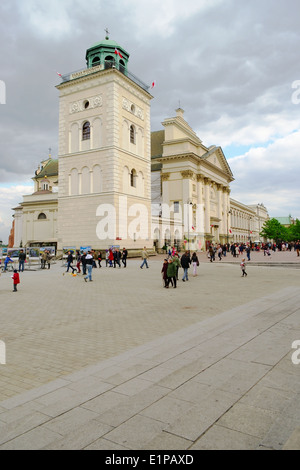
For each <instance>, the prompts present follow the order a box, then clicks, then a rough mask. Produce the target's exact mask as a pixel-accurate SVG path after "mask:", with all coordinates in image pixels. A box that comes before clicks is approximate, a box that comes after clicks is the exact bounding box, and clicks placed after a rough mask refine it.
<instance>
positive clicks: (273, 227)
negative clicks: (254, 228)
mask: <svg viewBox="0 0 300 470" xmlns="http://www.w3.org/2000/svg"><path fill="white" fill-rule="evenodd" d="M260 235H261V236H262V237H265V238H267V239H269V240H274V241H275V242H276V243H278V242H279V241H282V240H287V238H288V230H287V229H286V228H285V227H284V226H283V225H281V223H280V222H278V220H276V219H270V220H267V221H266V222H265V223H264V225H263V227H262V231H261V232H260Z"/></svg>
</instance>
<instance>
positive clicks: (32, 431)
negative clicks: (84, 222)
mask: <svg viewBox="0 0 300 470" xmlns="http://www.w3.org/2000/svg"><path fill="white" fill-rule="evenodd" d="M222 269H223V268H222ZM168 294H169V293H168ZM299 301H300V289H299V287H294V286H290V287H287V288H284V289H280V290H278V289H277V291H276V292H271V293H269V294H268V295H265V296H264V297H261V298H259V299H256V300H251V301H250V302H247V303H245V304H243V305H240V306H234V307H233V308H231V309H228V310H225V311H222V312H221V313H219V314H218V315H213V316H208V317H206V318H205V319H203V320H201V321H198V322H194V323H192V324H191V325H188V326H185V327H183V328H181V329H177V330H176V331H173V332H171V333H169V334H167V335H166V334H165V335H163V336H161V335H160V336H159V337H158V338H156V339H152V340H151V341H148V342H144V343H142V344H140V345H138V346H136V347H134V348H129V349H127V350H126V351H125V352H123V353H120V354H117V355H114V356H112V357H110V358H109V359H105V360H102V361H99V362H95V363H94V364H91V365H87V366H86V367H83V368H81V369H78V370H76V371H75V372H72V373H71V374H65V375H64V376H63V378H58V379H55V380H54V381H50V382H48V383H47V384H44V385H41V386H39V387H35V388H32V389H31V390H29V391H26V392H24V393H21V394H19V395H15V396H13V397H10V398H7V399H5V400H2V401H1V402H0V449H1V450H4V449H107V450H109V449H113V450H124V449H131V450H139V449H161V448H164V450H171V449H189V450H200V449H221V448H223V449H283V448H285V446H286V448H288V447H289V446H293V447H295V446H296V447H297V445H298V444H297V442H298V440H297V436H298V433H297V430H298V428H299V419H300V400H299V398H300V387H299V385H300V369H299V367H300V365H295V364H293V363H292V360H291V356H292V352H293V350H292V349H291V344H292V341H293V340H295V339H299V338H296V337H295V332H296V334H297V333H298V332H299V327H300V315H299V307H298V306H299ZM297 319H298V320H297ZM260 321H261V323H260ZM249 325H251V328H249ZM249 331H250V333H249V334H248V332H249ZM289 442H290V443H289Z"/></svg>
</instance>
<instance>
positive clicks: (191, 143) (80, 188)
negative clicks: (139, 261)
mask: <svg viewBox="0 0 300 470" xmlns="http://www.w3.org/2000/svg"><path fill="white" fill-rule="evenodd" d="M117 48H118V49H117ZM120 50H121V52H122V54H123V55H122V54H121V53H119V52H117V51H120ZM114 53H117V56H118V57H117V58H116V59H115V58H114ZM128 58H129V54H128V53H127V52H126V51H124V49H122V48H120V46H118V45H117V44H116V43H115V42H114V41H109V40H108V38H106V40H105V41H102V42H101V43H98V44H96V45H94V46H92V48H90V49H88V51H87V56H86V59H87V64H88V67H87V68H86V69H84V70H82V71H80V72H76V73H73V74H72V73H71V74H68V75H66V76H64V77H63V80H62V83H61V84H59V85H58V86H57V89H58V91H59V152H58V159H57V160H55V159H52V158H51V155H49V158H48V159H47V160H45V161H43V162H41V167H39V168H38V170H37V171H36V174H35V176H34V177H33V181H34V193H33V194H32V195H30V196H24V198H23V202H22V204H21V205H20V206H19V207H17V208H15V209H14V222H15V223H14V246H15V247H17V246H20V244H21V243H22V245H23V246H24V247H25V246H30V245H36V244H41V245H42V244H43V245H55V246H56V247H57V249H58V251H59V252H61V251H62V250H63V248H65V247H70V246H74V247H76V248H77V249H78V248H80V246H92V247H93V248H94V249H106V248H108V247H109V246H111V245H120V246H121V247H123V246H126V248H127V249H128V250H140V249H141V248H142V247H144V246H146V247H147V248H152V246H153V242H154V244H155V245H156V247H162V246H163V245H165V244H172V245H173V244H174V243H175V244H177V245H178V246H180V247H181V248H184V247H188V248H190V249H197V250H199V249H201V250H205V249H206V248H207V246H208V244H209V243H211V242H214V243H226V242H231V241H238V242H240V241H247V240H248V239H249V238H250V237H249V235H250V232H253V231H254V232H255V236H254V238H258V237H259V235H258V234H259V231H260V229H261V227H262V225H263V222H264V221H265V220H266V218H267V217H268V215H267V211H266V209H265V208H264V206H259V205H258V206H251V207H250V206H245V205H243V204H242V203H239V202H238V201H234V200H232V199H230V183H231V182H232V181H233V179H234V178H233V174H232V172H231V169H230V167H229V165H228V162H227V160H226V158H225V156H224V153H223V151H222V149H221V147H216V146H211V147H209V148H207V147H206V146H205V145H204V144H203V143H202V141H201V140H200V138H199V137H198V136H197V135H196V133H195V132H194V131H193V129H192V128H191V127H190V126H189V124H188V123H187V122H186V121H185V119H184V112H183V110H182V109H181V108H179V109H177V111H176V116H175V117H172V118H167V119H165V120H164V122H163V123H162V124H163V128H164V129H163V130H162V131H158V132H153V133H152V134H151V131H150V101H151V99H152V96H151V94H150V93H149V91H148V87H147V86H145V85H144V84H143V83H142V82H141V81H139V80H138V79H137V78H136V77H134V76H133V75H131V74H130V72H129V71H128V67H127V63H128ZM108 59H109V60H108ZM92 64H96V65H95V66H93V65H92ZM250 227H251V228H252V229H253V230H250Z"/></svg>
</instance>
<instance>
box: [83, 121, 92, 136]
mask: <svg viewBox="0 0 300 470" xmlns="http://www.w3.org/2000/svg"><path fill="white" fill-rule="evenodd" d="M90 138H91V125H90V123H89V121H86V122H85V123H84V124H83V126H82V140H89V139H90Z"/></svg>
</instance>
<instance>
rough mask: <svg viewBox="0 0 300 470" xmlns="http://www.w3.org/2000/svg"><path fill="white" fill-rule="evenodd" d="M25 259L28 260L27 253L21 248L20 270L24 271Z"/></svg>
mask: <svg viewBox="0 0 300 470" xmlns="http://www.w3.org/2000/svg"><path fill="white" fill-rule="evenodd" d="M25 260H26V253H24V250H20V253H19V272H20V271H22V272H23V271H24V263H25Z"/></svg>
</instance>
